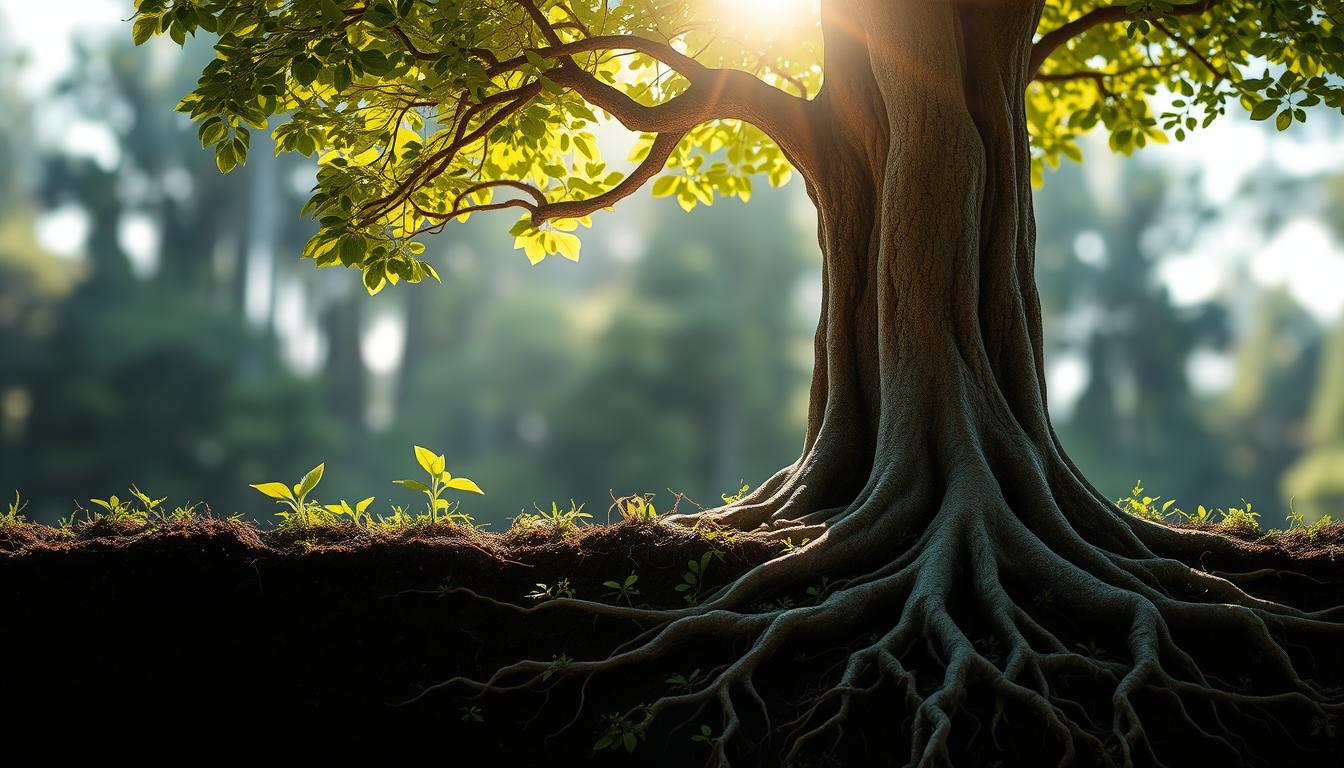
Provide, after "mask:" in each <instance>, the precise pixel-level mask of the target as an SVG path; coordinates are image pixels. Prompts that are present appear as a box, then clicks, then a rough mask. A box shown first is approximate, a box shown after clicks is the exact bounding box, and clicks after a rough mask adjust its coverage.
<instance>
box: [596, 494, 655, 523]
mask: <svg viewBox="0 0 1344 768" xmlns="http://www.w3.org/2000/svg"><path fill="white" fill-rule="evenodd" d="M653 497H654V494H652V493H637V494H634V495H632V496H621V497H619V498H618V497H617V496H616V495H615V494H613V495H612V497H611V506H610V507H608V508H607V511H608V512H610V511H611V510H613V509H614V510H616V512H617V513H618V514H619V515H620V516H621V519H622V520H633V521H635V522H639V523H652V522H653V521H654V520H656V519H657V518H658V509H657V508H656V507H654V506H653Z"/></svg>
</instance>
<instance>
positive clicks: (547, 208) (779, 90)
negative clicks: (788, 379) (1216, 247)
mask: <svg viewBox="0 0 1344 768" xmlns="http://www.w3.org/2000/svg"><path fill="white" fill-rule="evenodd" d="M847 1H848V0H823V1H822V2H821V3H820V6H821V7H820V11H818V8H817V4H815V3H811V2H799V1H798V0H790V2H784V3H771V4H768V5H763V4H760V3H753V2H734V0H622V1H621V2H614V1H613V0H470V1H467V0H136V15H135V18H134V22H133V35H134V38H135V41H136V42H137V43H140V42H143V41H145V40H147V39H149V38H150V37H152V36H154V35H156V34H165V35H168V36H169V37H171V38H172V39H173V40H174V41H175V42H177V43H182V42H184V41H185V39H186V37H187V36H188V35H194V34H195V33H196V32H197V31H205V32H207V33H212V34H214V35H216V36H217V38H218V40H217V42H216V44H215V51H216V58H215V59H214V60H213V61H212V62H210V64H209V65H208V66H206V67H205V69H204V72H203V73H202V75H201V77H200V80H199V83H198V86H197V88H196V89H195V90H194V91H193V92H192V93H190V94H189V95H188V96H187V97H186V98H185V99H183V101H182V103H181V105H180V106H179V109H180V110H181V111H184V112H186V113H188V114H190V115H191V117H192V118H193V119H195V120H197V121H199V124H200V125H199V132H200V138H201V142H202V144H203V145H205V146H213V147H214V151H215V159H216V162H217V165H218V166H219V169H220V170H221V171H223V172H228V171H229V170H231V169H232V168H234V167H235V166H236V165H238V164H240V163H242V162H244V161H245V160H246V158H247V154H248V149H249V146H250V138H251V132H250V131H251V129H264V128H272V130H273V134H274V138H275V141H276V147H277V151H295V152H300V153H303V154H305V155H310V156H311V155H315V156H317V157H318V158H319V163H320V166H319V171H318V182H317V186H316V187H315V188H314V191H313V194H312V198H311V200H310V201H309V203H308V205H307V206H306V207H305V209H304V210H305V212H306V213H309V214H311V215H313V216H314V217H316V218H317V220H318V221H319V224H320V227H319V230H318V232H317V234H316V235H315V236H314V237H313V238H312V240H311V241H310V242H309V243H308V244H307V246H306V248H305V249H304V256H306V257H308V258H312V259H314V260H315V261H316V263H317V265H318V266H319V267H326V266H335V265H338V264H339V265H344V266H346V267H349V268H352V269H359V270H361V272H362V274H363V282H364V285H365V286H366V287H367V288H368V290H369V291H370V292H371V293H376V292H377V291H379V290H381V289H382V287H383V286H384V285H386V284H387V283H389V282H390V283H397V282H399V281H401V280H406V281H409V282H419V281H420V280H422V279H423V278H424V277H426V276H428V277H431V278H433V279H436V280H437V279H438V275H437V273H436V272H435V270H434V268H433V267H432V266H431V265H430V264H428V263H427V262H426V261H424V260H423V259H422V258H421V254H422V253H423V251H424V246H423V244H422V243H420V242H418V241H417V237H418V236H420V235H422V234H425V233H427V232H435V231H439V230H441V229H442V228H443V227H444V226H445V225H446V224H447V223H448V222H450V221H453V220H459V221H461V220H465V219H466V218H468V217H469V216H470V215H472V214H474V213H478V212H485V211H493V210H502V209H510V208H512V209H518V210H520V211H522V213H523V215H522V217H521V218H520V219H519V220H518V221H517V223H516V224H515V225H514V226H513V229H512V230H511V233H512V234H513V235H514V237H515V238H516V240H515V245H516V247H518V248H520V249H522V250H523V251H524V252H525V253H526V255H527V257H528V259H529V260H531V261H532V262H533V263H536V262H538V261H540V260H542V259H543V258H545V257H546V256H547V255H548V254H559V255H562V256H564V257H566V258H569V259H577V258H578V255H579V245H580V243H579V239H578V237H577V235H575V234H574V233H575V231H576V229H577V228H578V227H579V226H587V225H588V224H589V217H590V215H591V214H593V213H595V212H597V211H600V210H603V209H606V208H609V207H611V206H612V205H613V204H615V203H616V202H617V201H619V200H620V199H622V198H624V197H626V196H628V195H630V194H631V193H633V192H634V191H636V190H638V189H639V188H641V187H642V186H644V185H645V184H646V183H648V182H650V181H652V192H653V194H654V195H655V196H673V197H675V198H676V199H677V201H678V202H679V203H680V205H681V206H682V207H683V208H685V209H686V210H690V209H692V208H694V207H695V206H696V205H710V204H712V203H713V202H714V200H715V199H716V198H719V197H736V198H739V199H741V200H743V201H746V200H748V199H749V198H750V197H751V192H752V185H753V180H754V179H759V178H761V177H763V178H764V179H766V180H768V182H769V183H771V184H774V185H779V184H783V183H784V182H785V181H786V180H787V179H788V178H789V176H790V173H791V166H790V162H789V152H788V146H789V143H790V141H789V139H790V137H795V138H796V137H797V135H798V133H799V132H800V131H801V132H802V133H806V132H807V128H806V122H807V120H808V119H809V117H808V115H809V114H811V112H812V111H813V110H811V109H810V107H811V106H812V105H814V104H815V103H816V102H817V101H818V99H819V97H820V96H822V95H824V88H823V74H824V73H823V70H824V66H823V63H824V56H823V53H824V52H823V45H822V41H823V37H824V36H825V35H826V31H825V30H826V27H827V24H826V23H825V19H826V17H827V15H828V10H827V9H828V8H829V7H831V6H838V5H843V4H844V3H845V2H847ZM790 6H792V7H790ZM744 9H746V10H744ZM1039 29H1040V31H1039V32H1038V34H1037V37H1036V41H1035V44H1034V46H1033V49H1032V52H1031V58H1030V61H1029V63H1028V67H1029V71H1030V74H1031V77H1032V85H1031V87H1030V88H1029V89H1028V92H1027V94H1026V102H1027V110H1028V119H1029V124H1030V129H1031V134H1032V152H1033V174H1034V178H1035V180H1036V181H1037V182H1039V181H1040V180H1041V177H1042V176H1041V175H1042V172H1043V168H1044V166H1046V165H1050V166H1055V165H1058V163H1059V162H1060V159H1061V158H1064V157H1067V158H1071V159H1073V160H1081V158H1082V153H1081V150H1080V149H1079V146H1078V143H1077V139H1078V137H1079V136H1080V135H1081V134H1083V133H1086V132H1088V131H1091V130H1092V129H1094V128H1096V127H1102V128H1104V129H1105V130H1106V131H1107V132H1108V134H1109V137H1110V145H1111V147H1112V148H1113V149H1115V150H1117V151H1121V152H1124V153H1129V152H1131V151H1133V150H1134V149H1136V148H1140V147H1143V146H1145V145H1146V144H1148V143H1149V142H1159V143H1160V142H1166V141H1168V140H1169V138H1170V137H1175V138H1176V139H1177V140H1184V139H1185V138H1187V136H1188V135H1189V134H1190V133H1192V132H1193V131H1195V130H1197V129H1199V128H1201V127H1206V126H1208V125H1209V124H1210V123H1211V122H1212V121H1213V120H1215V119H1217V118H1218V117H1219V116H1222V115H1224V114H1226V113H1227V112H1228V111H1229V110H1230V109H1231V110H1235V109H1240V110H1244V111H1246V112H1249V113H1250V117H1251V118H1252V119H1255V120H1270V119H1273V120H1274V121H1275V122H1276V124H1277V125H1278V127H1279V128H1280V129H1286V128H1288V127H1289V126H1290V125H1291V124H1293V123H1295V122H1303V121H1305V120H1306V118H1307V115H1308V111H1307V110H1308V109H1310V108H1312V107H1317V106H1322V107H1330V108H1335V109H1339V110H1341V111H1342V112H1344V80H1341V77H1340V75H1341V73H1344V3H1341V2H1339V1H1338V0H1270V1H1265V0H1195V1H1194V2H1190V3H1185V4H1173V3H1169V2H1166V1H1165V0H1138V1H1137V2H1131V3H1123V2H1122V3H1119V4H1109V3H1104V2H1101V3H1099V2H1095V1H1094V0H1050V1H1049V2H1046V3H1045V4H1044V9H1043V12H1042V17H1041V21H1040V24H1039ZM603 115H605V116H607V117H610V118H614V119H615V121H617V122H619V123H620V124H621V125H623V126H624V127H625V128H627V129H628V130H630V131H634V132H636V133H637V134H638V137H637V139H636V140H635V143H634V148H633V150H632V151H631V152H630V154H629V157H628V162H630V163H635V164H636V165H635V167H634V168H633V170H631V171H629V172H628V173H623V172H621V171H619V170H616V169H614V168H613V167H612V166H611V165H610V164H609V163H608V162H607V160H606V159H604V156H603V153H602V151H601V149H600V147H599V140H598V138H599V133H600V132H601V129H602V126H603V125H604V122H605V121H604V117H603ZM800 125H801V126H803V127H801V128H800V127H799V126H800ZM781 147H783V149H781Z"/></svg>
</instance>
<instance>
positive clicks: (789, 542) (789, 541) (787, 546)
mask: <svg viewBox="0 0 1344 768" xmlns="http://www.w3.org/2000/svg"><path fill="white" fill-rule="evenodd" d="M810 541H812V540H811V539H803V540H802V541H801V542H799V543H797V544H794V543H793V537H792V536H789V537H787V538H785V539H784V551H785V552H792V551H794V550H795V549H798V548H799V547H805V546H807V544H808V542H810Z"/></svg>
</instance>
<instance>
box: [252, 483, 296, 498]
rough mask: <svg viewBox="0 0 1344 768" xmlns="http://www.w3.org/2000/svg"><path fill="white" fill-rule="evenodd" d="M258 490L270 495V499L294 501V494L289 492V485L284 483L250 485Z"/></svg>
mask: <svg viewBox="0 0 1344 768" xmlns="http://www.w3.org/2000/svg"><path fill="white" fill-rule="evenodd" d="M252 487H253V488H256V489H257V490H258V491H261V492H262V493H264V494H266V495H267V496H270V497H271V498H272V499H281V500H283V501H294V494H293V493H292V492H290V490H289V486H287V485H285V484H284V483H259V484H255V485H252Z"/></svg>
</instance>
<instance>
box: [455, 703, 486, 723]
mask: <svg viewBox="0 0 1344 768" xmlns="http://www.w3.org/2000/svg"><path fill="white" fill-rule="evenodd" d="M457 711H458V712H460V713H461V714H462V722H464V723H484V722H485V715H483V714H481V708H480V707H478V706H468V707H458V710H457Z"/></svg>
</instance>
